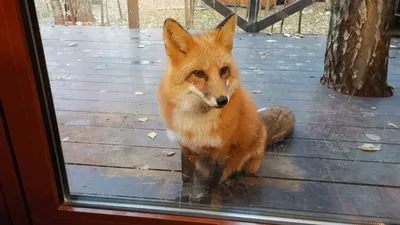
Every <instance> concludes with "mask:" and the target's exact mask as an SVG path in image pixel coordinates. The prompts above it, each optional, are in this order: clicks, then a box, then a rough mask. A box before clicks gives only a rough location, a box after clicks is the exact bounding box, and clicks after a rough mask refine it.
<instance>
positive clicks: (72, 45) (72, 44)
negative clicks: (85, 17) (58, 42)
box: [68, 42, 78, 47]
mask: <svg viewBox="0 0 400 225" xmlns="http://www.w3.org/2000/svg"><path fill="white" fill-rule="evenodd" d="M77 45H78V43H76V42H72V43H69V44H68V46H70V47H74V46H77Z"/></svg>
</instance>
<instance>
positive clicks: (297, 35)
mask: <svg viewBox="0 0 400 225" xmlns="http://www.w3.org/2000/svg"><path fill="white" fill-rule="evenodd" d="M294 36H295V37H298V38H303V37H304V35H302V34H295V35H294Z"/></svg>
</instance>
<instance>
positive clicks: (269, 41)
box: [265, 40, 276, 43]
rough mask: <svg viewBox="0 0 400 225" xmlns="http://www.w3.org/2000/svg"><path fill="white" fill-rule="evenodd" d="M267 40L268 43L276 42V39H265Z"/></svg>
mask: <svg viewBox="0 0 400 225" xmlns="http://www.w3.org/2000/svg"><path fill="white" fill-rule="evenodd" d="M265 42H267V43H274V42H276V40H265Z"/></svg>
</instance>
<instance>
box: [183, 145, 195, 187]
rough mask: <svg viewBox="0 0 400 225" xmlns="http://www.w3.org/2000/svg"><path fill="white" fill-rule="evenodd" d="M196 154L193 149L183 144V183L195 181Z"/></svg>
mask: <svg viewBox="0 0 400 225" xmlns="http://www.w3.org/2000/svg"><path fill="white" fill-rule="evenodd" d="M195 163H196V156H195V155H194V154H193V153H192V151H191V150H190V149H189V148H187V147H185V146H181V164H182V181H183V183H191V182H193V177H194V171H195Z"/></svg>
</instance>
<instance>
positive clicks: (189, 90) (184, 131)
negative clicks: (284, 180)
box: [158, 14, 294, 182]
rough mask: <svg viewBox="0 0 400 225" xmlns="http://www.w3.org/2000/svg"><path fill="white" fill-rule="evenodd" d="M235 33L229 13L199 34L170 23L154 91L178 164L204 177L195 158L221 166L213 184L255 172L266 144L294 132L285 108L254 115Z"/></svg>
mask: <svg viewBox="0 0 400 225" xmlns="http://www.w3.org/2000/svg"><path fill="white" fill-rule="evenodd" d="M235 30H236V15H235V14H232V15H231V16H229V17H227V18H226V19H225V20H224V21H223V22H221V23H220V24H219V25H218V26H217V27H216V28H215V29H212V30H210V31H208V32H206V33H203V34H197V35H192V34H189V33H188V32H187V31H186V30H185V29H184V28H183V27H182V26H181V25H180V24H179V23H178V22H176V21H175V20H173V19H167V20H166V21H165V23H164V28H163V36H164V43H165V49H166V53H167V55H168V67H167V71H166V72H165V74H164V75H163V77H162V80H161V83H160V86H159V89H158V101H159V106H160V113H161V117H162V118H163V120H164V121H165V123H166V126H167V129H168V136H169V137H170V138H171V139H173V140H175V141H177V142H178V143H179V145H180V147H181V150H182V154H183V155H185V156H186V158H185V157H183V159H182V160H185V161H187V162H190V163H189V164H190V165H192V166H193V167H195V168H196V170H198V171H199V172H200V173H201V174H202V175H203V176H205V177H207V176H209V175H210V173H211V168H207V165H208V163H205V162H204V160H196V158H199V157H205V158H207V160H211V161H212V162H217V163H218V164H219V165H222V174H220V178H219V181H218V182H224V181H225V180H226V179H227V178H228V177H229V176H230V175H232V174H234V173H236V172H244V173H246V174H255V173H256V172H257V171H258V170H259V168H260V165H261V163H262V161H263V159H264V151H265V149H266V146H267V144H272V143H275V142H277V141H280V140H282V139H283V138H285V137H286V136H287V135H289V134H290V133H291V132H292V130H293V129H294V115H293V113H292V112H291V111H290V110H289V109H287V108H284V107H272V108H270V109H266V110H261V111H259V112H257V108H256V105H255V103H254V102H253V100H252V98H251V96H250V95H249V93H248V92H247V91H246V90H245V88H244V87H243V86H242V85H241V83H240V79H239V70H238V67H237V65H236V63H235V61H234V59H233V56H232V48H233V42H234V36H235ZM185 169H190V168H183V170H185ZM192 169H193V168H192Z"/></svg>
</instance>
